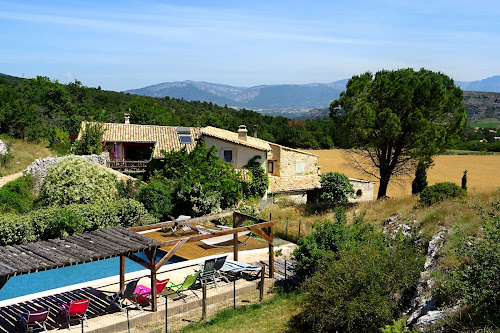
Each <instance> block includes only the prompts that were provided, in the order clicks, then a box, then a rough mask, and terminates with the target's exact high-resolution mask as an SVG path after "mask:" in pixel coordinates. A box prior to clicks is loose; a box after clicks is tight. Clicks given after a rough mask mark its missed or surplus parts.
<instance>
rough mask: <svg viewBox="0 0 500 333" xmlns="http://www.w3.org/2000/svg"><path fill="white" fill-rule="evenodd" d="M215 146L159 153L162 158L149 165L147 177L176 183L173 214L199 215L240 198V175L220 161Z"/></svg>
mask: <svg viewBox="0 0 500 333" xmlns="http://www.w3.org/2000/svg"><path fill="white" fill-rule="evenodd" d="M216 152H217V149H216V148H215V146H212V147H210V148H206V147H205V143H204V142H203V141H200V142H199V143H198V144H197V145H196V147H195V148H194V149H193V150H192V151H191V152H188V151H187V150H186V149H185V147H183V148H182V149H181V150H178V151H171V152H165V151H162V154H163V157H162V158H161V159H159V160H157V161H154V162H152V163H150V164H149V165H148V175H149V178H151V177H152V176H153V177H160V178H162V179H171V180H173V181H174V182H175V184H176V189H175V193H174V195H173V196H172V203H173V204H174V209H173V213H174V215H179V214H184V215H192V216H201V215H205V214H209V213H211V212H215V211H217V210H219V209H220V208H222V209H224V208H227V207H229V206H231V205H233V204H234V203H235V202H236V201H237V200H239V199H241V195H240V190H242V188H243V185H242V180H241V176H240V173H239V172H238V171H236V170H235V169H234V168H233V167H232V166H231V165H230V164H229V163H227V162H225V161H223V160H221V159H220V158H219V157H218V156H217V154H216Z"/></svg>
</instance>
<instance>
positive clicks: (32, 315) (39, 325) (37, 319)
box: [19, 309, 49, 332]
mask: <svg viewBox="0 0 500 333" xmlns="http://www.w3.org/2000/svg"><path fill="white" fill-rule="evenodd" d="M48 316H49V309H42V310H36V311H28V312H24V313H20V314H19V317H20V318H21V322H22V323H23V325H24V329H25V332H35V330H36V331H38V332H47V328H46V327H45V320H47V317H48Z"/></svg>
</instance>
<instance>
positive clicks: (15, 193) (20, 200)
mask: <svg viewBox="0 0 500 333" xmlns="http://www.w3.org/2000/svg"><path fill="white" fill-rule="evenodd" d="M34 184H35V180H34V179H33V178H32V177H31V176H29V175H26V176H22V177H19V178H17V179H15V180H13V181H10V182H8V183H7V184H5V185H4V186H2V187H0V207H1V211H2V212H3V213H9V212H12V213H26V212H29V211H30V210H31V209H32V208H33V203H34V201H35V196H34V195H33V194H32V193H31V190H32V189H33V186H34Z"/></svg>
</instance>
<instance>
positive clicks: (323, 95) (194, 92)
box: [125, 75, 500, 122]
mask: <svg viewBox="0 0 500 333" xmlns="http://www.w3.org/2000/svg"><path fill="white" fill-rule="evenodd" d="M347 81H348V80H347V79H345V80H339V81H335V82H332V83H310V84H279V85H260V86H254V87H234V86H230V85H224V84H218V83H209V82H197V81H182V82H164V83H160V84H155V85H152V86H148V87H144V88H139V89H131V90H127V91H125V92H127V93H131V94H136V95H143V96H152V97H165V96H169V97H172V98H184V99H185V100H187V101H204V102H212V103H215V104H218V105H228V106H229V107H233V108H238V109H241V108H247V109H253V110H256V111H259V112H260V113H264V114H269V115H275V116H276V115H282V116H286V117H291V118H298V119H304V118H315V117H325V116H328V106H329V105H330V103H331V102H332V101H333V100H334V99H336V98H338V97H339V95H340V93H341V92H342V91H343V90H345V86H346V84H347ZM455 83H456V84H457V85H458V86H460V87H461V88H462V89H463V90H464V91H465V97H466V98H465V102H464V104H465V106H466V108H467V113H468V114H469V117H470V120H471V122H473V121H477V120H479V119H482V118H490V117H493V118H499V119H500V115H499V110H498V108H499V107H500V106H499V105H498V102H496V101H497V100H498V97H497V96H496V95H492V94H482V95H481V96H483V97H481V98H482V99H478V97H477V96H478V93H477V92H478V91H481V92H488V93H500V75H497V76H492V77H489V78H487V79H484V80H479V81H471V82H465V81H456V82H455ZM468 92H474V93H471V94H469V93H468ZM481 101H482V102H484V103H483V104H482V103H481Z"/></svg>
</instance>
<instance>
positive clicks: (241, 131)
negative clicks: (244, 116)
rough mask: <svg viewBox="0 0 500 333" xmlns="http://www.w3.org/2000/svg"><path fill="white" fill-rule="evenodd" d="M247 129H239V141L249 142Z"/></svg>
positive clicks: (242, 126) (244, 127)
mask: <svg viewBox="0 0 500 333" xmlns="http://www.w3.org/2000/svg"><path fill="white" fill-rule="evenodd" d="M247 132H248V131H247V127H246V126H245V125H240V127H239V128H238V140H242V141H247Z"/></svg>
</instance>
